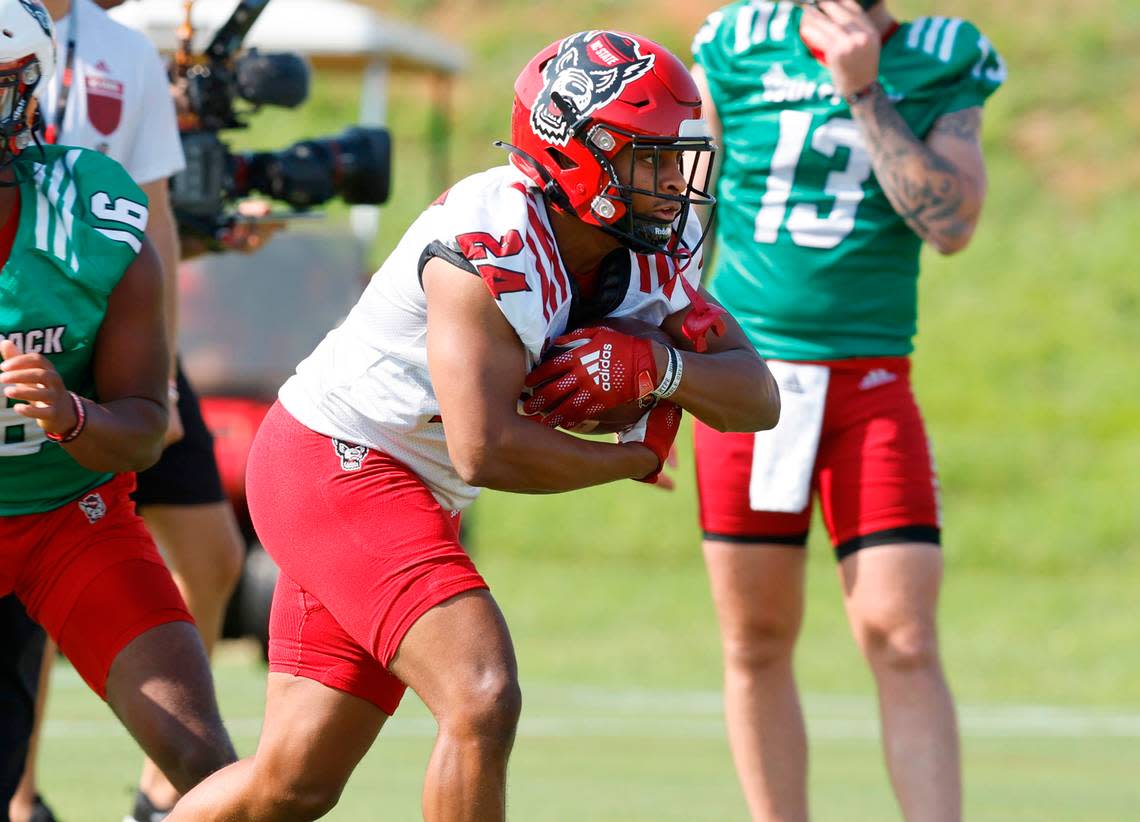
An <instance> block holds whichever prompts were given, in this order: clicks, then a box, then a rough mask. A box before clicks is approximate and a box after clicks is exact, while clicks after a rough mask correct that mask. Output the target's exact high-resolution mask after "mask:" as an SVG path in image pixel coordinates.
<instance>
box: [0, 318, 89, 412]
mask: <svg viewBox="0 0 1140 822" xmlns="http://www.w3.org/2000/svg"><path fill="white" fill-rule="evenodd" d="M0 357H3V358H4V362H2V363H0V385H3V386H4V396H5V397H7V398H8V399H10V400H17V401H19V402H20V403H21V404H20V405H16V406H14V407H13V409H12V410H13V411H15V412H16V413H17V414H20V415H21V416H24V417H28V418H30V419H33V420H35V421H36V423H37V424H38V425H39V426H40V428H42V429H43V430H45V431H47V432H48V433H49V434H63V433H66V432H68V431H70V430H71V429H73V428H74V427H75V426H76V425H77V424H78V423H79V420H78V418H77V417H76V414H75V405H74V403H72V401H71V394H69V393H68V391H67V386H65V385H64V384H63V377H61V376H60V375H59V372H58V371H56V370H55V366H54V365H52V363H51V360H49V359H48V358H47V357H45V356H44V355H43V354H21V353H20V350H19V349H18V348H16V345H15V343H13V342H12V341H11V340H3V341H0Z"/></svg>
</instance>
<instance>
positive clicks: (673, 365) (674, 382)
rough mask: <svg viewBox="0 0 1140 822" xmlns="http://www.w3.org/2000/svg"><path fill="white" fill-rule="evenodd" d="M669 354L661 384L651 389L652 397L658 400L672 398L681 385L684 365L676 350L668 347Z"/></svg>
mask: <svg viewBox="0 0 1140 822" xmlns="http://www.w3.org/2000/svg"><path fill="white" fill-rule="evenodd" d="M667 350H668V352H669V365H668V366H667V367H666V369H665V376H664V377H662V378H661V384H660V385H658V386H657V387H656V388H655V389H653V392H652V393H653V396H654V397H656V398H657V399H659V400H663V399H667V398H668V397H671V396H673V394H674V393H675V392H676V391H677V389H678V388H679V387H680V385H681V372H682V371H683V370H684V365H685V364H684V363H683V362H682V361H681V355H680V354H679V353H678V352H677V349H675V348H673V347H672V346H670V347H669V348H668V349H667Z"/></svg>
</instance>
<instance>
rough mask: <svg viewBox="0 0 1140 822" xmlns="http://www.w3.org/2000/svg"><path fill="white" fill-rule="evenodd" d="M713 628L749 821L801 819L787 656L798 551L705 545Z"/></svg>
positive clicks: (801, 556) (802, 748) (803, 765)
mask: <svg viewBox="0 0 1140 822" xmlns="http://www.w3.org/2000/svg"><path fill="white" fill-rule="evenodd" d="M703 547H704V555H705V564H706V566H707V568H708V573H709V582H710V584H711V586H712V594H713V601H714V603H715V605H716V610H717V616H718V618H719V621H720V634H721V643H722V646H723V653H724V703H725V719H726V722H727V725H728V740H729V745H730V747H731V748H732V758H733V762H734V763H735V765H736V772H737V776H738V777H739V779H740V784H741V787H742V788H743V790H744V796H745V800H746V801H747V803H748V808H749V811H750V812H751V814H752V818H753V819H757V820H793V821H795V822H799V820H806V819H807V784H806V783H807V733H806V731H805V728H804V718H803V712H802V710H801V708H800V702H799V697H798V695H797V692H796V683H795V674H794V671H793V668H792V656H793V651H794V648H795V642H796V637H797V636H798V634H799V630H800V624H801V622H802V620H803V608H804V603H803V585H804V564H805V559H806V554H805V552H804V550H803V549H802V548H792V547H788V546H781V545H756V544H739V543H728V542H719V541H711V540H706V541H705V542H704V545H703Z"/></svg>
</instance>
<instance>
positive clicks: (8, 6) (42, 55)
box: [0, 0, 55, 167]
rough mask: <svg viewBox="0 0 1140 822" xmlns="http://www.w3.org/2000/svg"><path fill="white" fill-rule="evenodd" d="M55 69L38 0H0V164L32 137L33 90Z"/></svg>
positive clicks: (35, 110)
mask: <svg viewBox="0 0 1140 822" xmlns="http://www.w3.org/2000/svg"><path fill="white" fill-rule="evenodd" d="M54 70H55V36H54V34H53V32H52V23H51V17H50V16H49V15H48V13H47V10H46V9H45V8H44V6H43V4H42V3H40V2H39V0H0V167H2V166H5V165H7V164H8V163H10V162H11V161H12V159H13V158H14V157H15V156H16V155H17V154H19V153H20V152H21V151H22V150H23V149H24V148H25V147H26V146H27V145H28V144H29V143H31V142H32V140H33V137H34V135H33V130H34V129H35V127H36V117H37V114H38V108H37V106H36V104H35V101H34V97H33V92H34V91H35V89H36V88H37V87H38V86H39V85H40V84H41V83H46V82H47V81H48V79H49V78H50V77H51V75H52V72H53V71H54Z"/></svg>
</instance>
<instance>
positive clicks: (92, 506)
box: [79, 494, 107, 524]
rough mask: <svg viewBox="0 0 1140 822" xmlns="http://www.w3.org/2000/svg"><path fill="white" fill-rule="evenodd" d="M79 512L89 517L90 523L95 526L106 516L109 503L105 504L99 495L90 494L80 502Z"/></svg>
mask: <svg viewBox="0 0 1140 822" xmlns="http://www.w3.org/2000/svg"><path fill="white" fill-rule="evenodd" d="M79 510H80V511H82V512H83V516H85V517H87V521H88V522H90V523H91V524H95V523H96V522H98V521H99V520H101V519H103V517H104V516H105V515H106V513H107V503H105V502H103V498H102V497H101V496H99V495H98V494H88V495H87V496H85V497H83V499H81V500H79Z"/></svg>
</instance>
